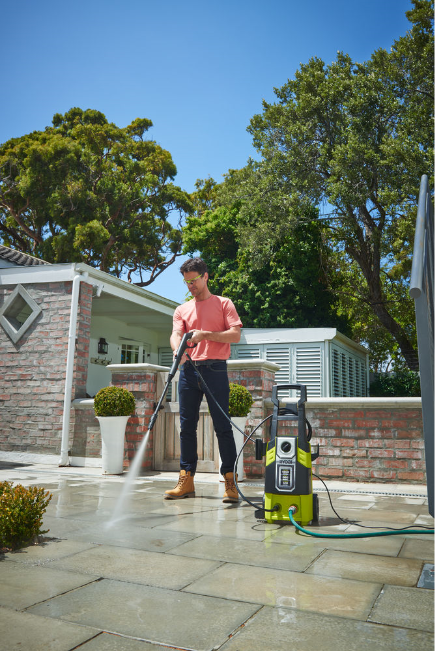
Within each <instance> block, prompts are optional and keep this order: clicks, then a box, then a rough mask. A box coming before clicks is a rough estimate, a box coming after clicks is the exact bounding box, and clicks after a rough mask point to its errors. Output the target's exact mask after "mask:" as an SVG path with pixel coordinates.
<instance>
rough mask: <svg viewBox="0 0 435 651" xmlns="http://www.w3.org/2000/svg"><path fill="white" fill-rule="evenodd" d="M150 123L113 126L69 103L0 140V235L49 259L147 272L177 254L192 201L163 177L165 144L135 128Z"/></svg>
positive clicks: (167, 173) (170, 168)
mask: <svg viewBox="0 0 435 651" xmlns="http://www.w3.org/2000/svg"><path fill="white" fill-rule="evenodd" d="M151 126H152V122H151V121H150V120H147V119H140V118H137V119H136V120H134V121H133V122H132V123H131V124H130V125H129V126H127V127H125V128H120V127H117V126H116V125H115V124H113V123H109V122H108V121H107V119H106V117H105V116H104V115H103V114H102V113H100V112H99V111H93V110H90V109H88V110H86V111H83V110H82V109H80V108H73V109H71V110H70V111H68V112H67V113H65V115H61V114H56V115H55V116H54V117H53V126H52V127H47V128H46V129H45V131H42V132H41V131H36V132H33V133H31V134H28V135H26V136H23V137H22V138H14V139H12V140H9V141H8V142H6V143H4V144H3V145H1V146H0V238H1V241H2V242H3V243H4V244H6V245H8V246H12V247H13V248H16V249H18V250H19V251H23V252H27V253H31V254H32V255H36V256H39V257H42V258H43V259H45V260H47V261H48V262H85V263H87V264H89V265H91V266H93V267H97V268H99V269H101V270H102V271H106V272H108V273H113V274H115V275H116V276H118V277H119V276H121V275H122V274H125V273H127V276H128V279H129V280H130V281H131V280H132V278H133V275H134V274H137V276H138V277H139V278H140V281H138V282H136V283H135V284H137V285H140V286H146V285H149V284H150V283H151V282H153V280H154V279H155V278H156V277H157V276H158V275H160V273H162V272H163V271H164V269H166V268H167V267H168V266H169V265H170V264H172V263H173V262H174V261H175V259H176V256H177V255H180V253H181V246H182V243H181V230H180V228H181V220H182V218H183V217H184V215H185V214H186V213H189V212H190V211H191V209H192V204H191V200H190V197H189V195H188V194H187V193H186V192H183V191H182V190H181V189H180V188H179V187H177V186H175V185H174V184H173V183H172V180H173V179H174V177H175V175H176V167H175V165H174V163H173V161H172V158H171V155H170V153H169V152H168V151H165V150H164V149H162V148H161V147H160V146H159V145H157V144H156V143H155V142H154V141H152V140H147V139H146V138H145V137H144V136H145V134H146V132H147V131H148V129H149V128H150V127H151ZM173 213H175V214H176V215H178V223H177V226H173V225H172V223H171V217H172V214H173ZM172 221H173V219H172ZM145 273H146V274H149V277H148V279H146V280H144V274H145Z"/></svg>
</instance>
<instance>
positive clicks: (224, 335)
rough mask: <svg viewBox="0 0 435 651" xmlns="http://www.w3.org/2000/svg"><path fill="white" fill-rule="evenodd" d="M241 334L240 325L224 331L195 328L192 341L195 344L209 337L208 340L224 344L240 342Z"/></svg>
mask: <svg viewBox="0 0 435 651" xmlns="http://www.w3.org/2000/svg"><path fill="white" fill-rule="evenodd" d="M172 334H174V333H172ZM240 335H241V331H240V326H232V327H231V328H229V330H224V331H223V332H210V331H209V330H193V335H192V339H191V340H190V341H191V342H192V343H193V344H199V342H200V341H204V339H207V340H208V341H217V342H218V343H222V344H238V343H239V341H240ZM171 340H172V337H171ZM180 341H181V338H180ZM171 346H172V343H171Z"/></svg>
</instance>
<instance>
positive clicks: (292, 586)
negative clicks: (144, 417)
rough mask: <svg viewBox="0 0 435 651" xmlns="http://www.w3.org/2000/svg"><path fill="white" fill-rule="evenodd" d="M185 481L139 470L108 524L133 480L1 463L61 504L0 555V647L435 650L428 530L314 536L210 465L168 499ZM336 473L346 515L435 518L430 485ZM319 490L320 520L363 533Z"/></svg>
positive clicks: (323, 528) (398, 523) (393, 521)
mask: <svg viewBox="0 0 435 651" xmlns="http://www.w3.org/2000/svg"><path fill="white" fill-rule="evenodd" d="M176 477H177V473H157V472H155V473H152V472H150V473H149V474H147V475H144V476H142V477H140V478H139V479H138V481H137V482H136V483H135V485H134V489H133V491H132V493H131V496H130V499H129V501H128V503H127V504H126V505H125V508H124V513H125V518H124V519H123V520H122V522H118V523H115V524H114V525H113V526H111V527H109V528H108V526H107V525H108V522H109V521H110V518H111V515H112V513H113V509H114V507H115V504H116V501H117V497H118V495H119V493H120V490H121V487H122V484H123V482H124V481H125V475H124V476H122V477H116V476H103V475H101V470H100V469H96V468H77V467H74V468H73V467H66V468H57V467H55V466H48V465H46V466H43V465H25V464H22V465H20V464H14V463H7V462H1V463H0V481H4V480H10V481H13V482H14V483H21V484H23V485H25V486H30V485H37V486H42V487H44V488H46V489H47V490H49V491H50V492H51V493H52V494H53V499H52V500H51V503H50V505H49V508H48V510H47V513H46V515H45V517H44V528H46V529H49V530H50V531H49V533H47V534H46V535H45V541H44V542H43V544H40V545H37V546H32V547H27V548H25V549H23V550H20V551H18V552H15V553H7V554H4V555H2V556H0V558H1V561H2V562H1V564H0V579H1V586H2V587H1V590H0V651H12V650H14V649H25V650H26V651H38V650H41V651H42V650H43V651H47V650H49V649H53V651H54V650H55V651H67V650H68V651H72V650H73V649H77V648H80V649H81V650H82V649H83V651H157V650H159V651H162V649H165V648H175V649H192V650H194V651H211V650H212V649H213V650H215V649H219V650H222V651H259V650H270V649H280V648H294V649H296V650H297V651H305V650H307V651H308V650H309V651H312V649H313V648H317V649H319V650H320V651H342V650H343V651H344V650H346V651H349V650H355V651H359V650H361V651H362V650H364V651H372V650H373V651H375V650H376V651H379V650H381V649H382V650H384V651H385V650H391V651H402V650H403V651H405V649H406V651H412V650H415V651H417V650H418V651H426V650H429V649H430V650H431V651H432V650H433V644H434V641H433V594H434V593H433V589H430V588H429V587H427V586H428V585H429V584H428V582H427V580H428V579H430V572H429V569H428V568H426V571H425V572H423V570H424V567H425V565H427V564H433V557H434V554H433V536H432V535H427V534H423V533H422V534H417V535H411V534H406V533H404V534H403V535H402V534H401V535H394V536H388V537H380V538H361V539H349V540H345V539H326V538H325V539H319V538H312V537H309V536H306V535H304V534H300V533H297V532H295V530H294V528H293V527H292V526H287V525H286V526H280V525H276V524H273V525H271V524H267V523H263V522H258V521H257V520H256V519H255V517H254V509H253V508H252V507H251V506H249V505H248V504H246V503H240V504H239V505H231V504H230V505H229V504H223V503H222V501H221V497H222V494H223V490H224V489H223V484H222V483H220V482H219V477H218V476H217V475H214V474H198V475H197V477H196V498H195V499H185V500H180V501H166V500H163V499H162V494H163V492H164V491H165V490H166V489H167V488H172V487H173V486H174V484H175V483H176ZM327 484H328V488H330V490H331V491H332V492H331V496H332V500H333V504H334V507H335V509H336V510H337V511H338V513H339V514H340V516H341V517H343V518H348V519H351V520H355V519H357V520H359V521H360V522H361V523H362V524H364V525H366V526H371V527H378V528H379V529H384V528H385V527H394V528H400V527H404V526H409V525H415V524H422V525H426V526H430V527H433V518H432V517H430V516H429V515H428V508H427V496H426V489H425V487H424V486H421V485H404V484H401V485H399V484H394V485H385V484H361V483H340V482H332V481H331V482H327ZM240 488H241V489H242V491H243V492H244V493H246V495H247V496H249V497H250V498H252V499H254V501H259V500H260V499H261V496H262V494H263V485H262V484H261V483H260V482H250V481H247V482H244V483H242V484H240ZM315 492H317V493H318V495H319V501H320V516H321V517H320V523H319V526H318V527H316V528H315V530H316V531H318V532H324V533H333V532H348V533H350V532H356V531H362V530H361V529H358V528H357V527H356V526H351V525H347V524H344V523H341V522H340V521H339V520H338V519H337V517H336V515H335V514H334V513H333V511H332V509H331V507H330V504H329V500H328V497H327V494H326V492H325V491H324V489H323V487H322V486H321V484H320V482H315ZM425 580H426V582H424V581H425ZM432 580H433V573H432ZM417 584H419V585H422V584H423V585H425V586H426V587H417Z"/></svg>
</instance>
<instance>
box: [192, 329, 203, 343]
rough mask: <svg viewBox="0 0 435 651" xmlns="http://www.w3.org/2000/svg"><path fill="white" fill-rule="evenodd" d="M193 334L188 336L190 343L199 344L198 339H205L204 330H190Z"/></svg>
mask: <svg viewBox="0 0 435 651" xmlns="http://www.w3.org/2000/svg"><path fill="white" fill-rule="evenodd" d="M192 332H193V335H192V337H191V338H190V342H191V343H192V344H199V342H200V341H204V339H206V334H207V333H206V332H204V331H203V330H192Z"/></svg>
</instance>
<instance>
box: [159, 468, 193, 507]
mask: <svg viewBox="0 0 435 651" xmlns="http://www.w3.org/2000/svg"><path fill="white" fill-rule="evenodd" d="M183 497H195V486H194V485H193V475H191V474H190V471H187V472H186V471H185V470H180V476H179V477H178V484H177V485H176V486H175V488H173V489H172V490H170V491H165V494H164V498H165V500H181V499H182V498H183Z"/></svg>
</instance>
